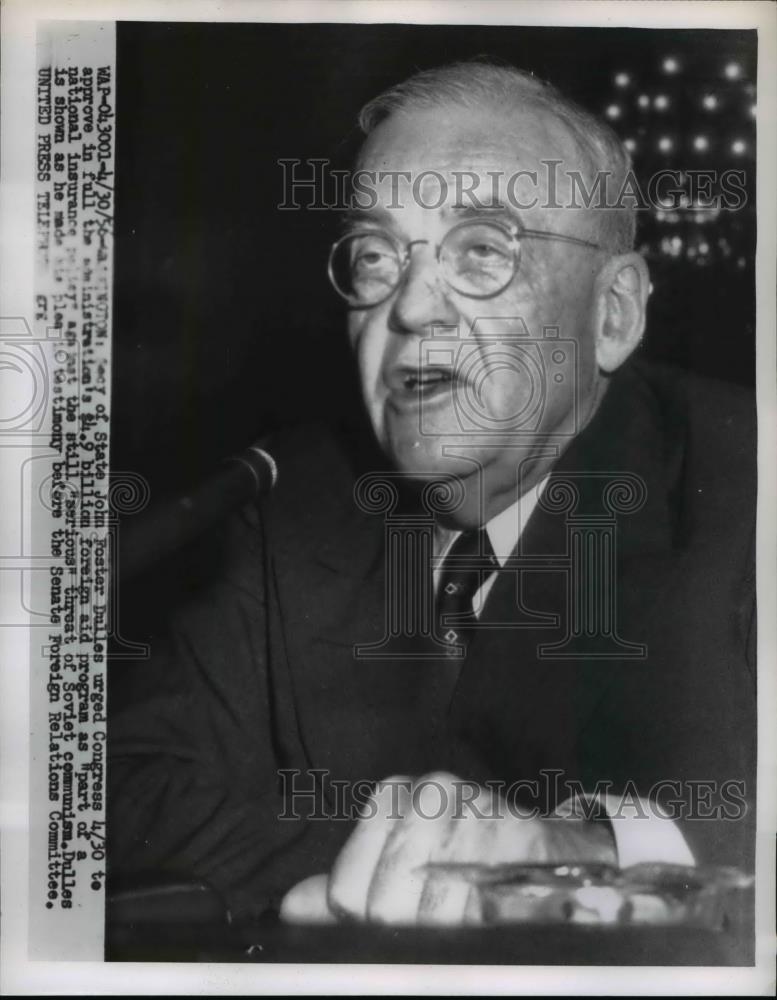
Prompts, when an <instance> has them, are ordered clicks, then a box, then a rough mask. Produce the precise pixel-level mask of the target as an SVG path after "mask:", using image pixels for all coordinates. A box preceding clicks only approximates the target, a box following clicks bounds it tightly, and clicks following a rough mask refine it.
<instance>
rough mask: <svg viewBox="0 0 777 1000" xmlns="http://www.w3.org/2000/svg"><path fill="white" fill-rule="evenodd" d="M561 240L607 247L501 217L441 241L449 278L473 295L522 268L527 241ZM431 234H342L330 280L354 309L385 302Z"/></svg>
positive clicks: (503, 283) (488, 291)
mask: <svg viewBox="0 0 777 1000" xmlns="http://www.w3.org/2000/svg"><path fill="white" fill-rule="evenodd" d="M527 238H529V239H543V240H558V241H560V242H562V243H572V244H574V245H576V246H582V247H590V248H591V249H593V250H601V246H600V245H599V244H598V243H592V242H591V241H590V240H582V239H578V238H577V237H576V236H565V235H563V234H562V233H550V232H547V231H545V230H541V229H519V228H518V226H510V225H505V224H503V223H500V222H478V221H473V222H470V221H467V222H460V223H458V225H455V226H453V227H452V228H451V229H449V230H448V232H447V233H446V234H445V236H444V237H443V239H442V242H441V243H439V244H438V245H437V246H436V247H435V256H436V260H437V264H438V266H439V268H440V271H441V274H442V277H443V278H444V279H445V281H446V283H447V284H448V285H449V286H450V287H451V288H452V289H453V290H454V291H455V292H458V293H459V294H461V295H466V296H467V297H468V298H471V299H490V298H493V296H495V295H499V293H500V292H503V291H504V290H505V288H507V286H508V285H509V284H510V282H511V281H512V280H513V278H514V277H515V275H516V274H517V273H518V267H519V264H520V260H521V241H522V240H524V239H527ZM429 242H430V241H429V240H411V241H410V242H409V243H403V242H402V241H401V240H399V239H397V238H396V237H395V236H392V235H391V233H387V232H385V231H384V230H382V229H360V230H355V231H354V232H351V233H347V234H346V235H345V236H343V237H342V238H341V239H339V240H338V241H337V242H336V243H335V244H334V245H333V246H332V249H331V251H330V253H329V268H328V270H329V280H330V281H331V282H332V284H333V286H334V288H335V291H336V292H337V293H338V294H339V295H341V296H342V297H343V298H344V299H345V301H346V302H347V303H348V305H349V306H350V307H351V308H352V309H371V308H372V307H373V306H377V305H380V303H381V302H385V300H386V299H387V298H388V297H389V296H390V295H391V294H392V293H393V292H394V291H395V289H396V288H398V287H399V284H400V283H401V281H402V277H403V275H404V273H405V271H406V270H407V268H408V266H409V264H410V261H411V250H412V248H413V247H414V246H419V245H420V244H429Z"/></svg>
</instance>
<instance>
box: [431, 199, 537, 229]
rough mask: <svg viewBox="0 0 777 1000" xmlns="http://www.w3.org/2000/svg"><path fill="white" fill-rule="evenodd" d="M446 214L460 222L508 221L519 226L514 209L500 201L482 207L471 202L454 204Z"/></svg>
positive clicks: (519, 221)
mask: <svg viewBox="0 0 777 1000" xmlns="http://www.w3.org/2000/svg"><path fill="white" fill-rule="evenodd" d="M444 211H445V212H446V214H448V215H451V216H453V217H454V218H456V219H457V220H459V221H461V222H465V221H467V220H469V219H494V218H497V219H499V218H502V219H509V220H510V221H511V222H517V223H518V224H519V225H520V224H521V220H520V219H519V218H518V214H517V213H516V211H515V209H514V208H513V207H512V206H510V205H507V204H505V203H504V202H502V201H492V202H489V203H488V204H484V205H480V204H478V205H475V204H473V203H472V202H467V203H465V202H456V204H454V205H451V206H450V207H449V208H447V209H445V210H444Z"/></svg>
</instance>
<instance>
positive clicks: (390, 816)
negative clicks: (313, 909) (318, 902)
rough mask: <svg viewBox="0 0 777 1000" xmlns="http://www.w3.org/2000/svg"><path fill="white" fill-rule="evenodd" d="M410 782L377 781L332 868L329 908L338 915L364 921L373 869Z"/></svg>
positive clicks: (401, 810)
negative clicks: (354, 827)
mask: <svg viewBox="0 0 777 1000" xmlns="http://www.w3.org/2000/svg"><path fill="white" fill-rule="evenodd" d="M412 785H413V781H412V778H410V777H408V776H407V775H396V776H394V777H391V778H387V779H386V780H385V781H381V782H380V783H379V784H378V785H377V787H376V789H375V791H374V792H373V794H372V796H371V798H370V799H369V801H368V802H367V805H366V806H365V809H364V812H363V815H362V818H361V819H360V820H359V822H358V823H357V825H356V829H355V830H354V831H353V833H352V834H351V836H350V837H349V839H348V841H347V842H346V844H345V846H344V847H343V849H342V850H341V851H340V854H339V855H338V857H337V860H336V861H335V863H334V866H333V868H332V873H331V875H330V878H329V890H328V892H329V896H328V898H329V906H330V908H331V909H332V910H333V911H334V913H336V914H338V915H347V916H350V917H353V918H355V919H357V920H365V919H366V918H367V895H368V892H369V888H370V883H371V882H372V878H373V874H374V872H375V867H376V865H377V864H378V861H379V859H380V856H381V854H382V852H383V848H384V846H385V844H386V841H387V840H388V838H389V836H390V834H391V831H392V829H393V828H394V826H396V824H397V823H398V822H399V821H400V820H401V819H402V817H403V816H404V815H405V812H406V811H407V809H408V807H409V803H410V790H411V788H412Z"/></svg>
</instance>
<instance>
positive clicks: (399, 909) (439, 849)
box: [281, 773, 616, 925]
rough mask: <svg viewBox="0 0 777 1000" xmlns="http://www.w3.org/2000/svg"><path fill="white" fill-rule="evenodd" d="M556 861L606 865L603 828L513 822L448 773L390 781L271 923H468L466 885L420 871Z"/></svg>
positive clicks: (482, 792)
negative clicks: (327, 865)
mask: <svg viewBox="0 0 777 1000" xmlns="http://www.w3.org/2000/svg"><path fill="white" fill-rule="evenodd" d="M564 861H604V862H610V863H613V864H614V863H616V854H615V846H614V841H613V840H612V837H611V834H610V833H609V830H608V828H607V826H606V824H601V823H591V822H585V821H583V820H579V819H571V818H570V819H559V818H548V819H540V818H531V819H527V818H522V817H520V816H518V815H514V814H513V813H511V811H510V810H509V809H508V808H507V804H506V803H505V802H504V800H503V799H501V798H500V797H499V796H497V795H496V794H495V793H494V792H492V791H491V790H489V789H487V788H482V787H478V786H476V785H473V784H472V783H471V782H462V781H460V780H459V779H456V778H455V777H453V776H452V775H450V774H444V773H433V774H428V775H425V776H424V777H422V778H419V779H417V780H413V779H412V778H409V777H407V776H404V775H403V776H396V777H392V778H387V779H386V780H385V781H382V782H380V783H379V784H378V786H377V788H376V790H375V792H374V794H373V795H372V797H371V799H370V800H369V802H368V803H367V806H366V808H365V810H364V811H363V814H362V818H361V819H360V820H359V822H358V823H357V825H356V828H355V830H354V831H353V833H352V834H351V836H350V838H349V839H348V841H347V842H346V844H345V846H344V847H343V849H342V851H341V852H340V854H339V856H338V858H337V860H336V861H335V864H334V867H333V869H332V871H331V873H330V875H329V876H328V877H327V876H326V875H316V876H313V878H309V879H306V880H305V881H304V882H300V883H299V884H298V885H296V886H295V887H294V888H293V889H291V890H290V892H288V893H287V894H286V897H285V898H284V900H283V904H282V906H281V918H282V919H283V920H285V921H288V922H290V923H321V922H332V921H334V920H337V919H351V920H357V921H370V922H375V923H384V924H426V925H455V924H462V923H465V924H466V923H471V924H476V923H478V922H479V921H480V909H479V901H478V895H477V891H476V889H474V887H473V886H471V885H470V884H469V883H468V882H466V881H464V880H463V879H460V878H457V877H453V876H451V875H450V874H446V873H445V872H436V871H434V869H426V868H425V866H426V865H428V864H429V863H434V862H437V863H439V862H457V863H479V864H486V865H496V864H506V863H511V862H534V863H543V862H559V863H560V862H564Z"/></svg>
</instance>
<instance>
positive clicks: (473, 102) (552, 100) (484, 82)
mask: <svg viewBox="0 0 777 1000" xmlns="http://www.w3.org/2000/svg"><path fill="white" fill-rule="evenodd" d="M519 102H521V103H522V104H523V105H524V106H525V105H527V104H528V105H529V106H530V107H532V108H535V109H537V110H540V111H544V112H547V113H548V114H551V115H553V117H554V118H555V119H556V120H557V121H558V122H560V123H561V125H562V126H564V128H566V130H567V132H568V133H569V134H570V136H571V137H572V139H573V140H574V142H575V144H576V146H577V148H578V150H579V151H580V153H581V155H582V157H583V159H584V161H585V163H586V166H587V167H588V173H589V174H590V175H592V176H589V178H588V180H589V181H591V182H594V181H595V178H596V177H597V176H598V175H599V174H600V172H601V173H602V174H603V175H604V177H605V179H606V181H607V182H608V183H609V182H612V183H613V184H614V186H615V190H616V191H621V190H622V188H623V185H624V183H625V181H626V179H627V176H628V175H629V174H630V172H631V157H630V156H629V154H628V151H627V150H626V149H625V147H624V145H623V143H622V142H621V140H620V139H619V138H618V136H617V135H616V134H615V132H614V131H613V130H612V129H611V128H610V127H609V126H608V125H607V124H605V123H604V122H603V121H601V120H600V119H599V118H597V117H596V116H595V115H592V114H591V113H590V112H588V111H586V110H585V109H583V108H581V107H579V105H577V104H575V103H574V102H573V101H571V100H569V99H568V98H566V97H565V96H564V95H563V94H561V93H560V91H558V90H557V89H556V88H555V87H553V86H552V85H551V84H549V83H545V82H543V81H542V80H539V79H537V78H536V77H534V76H532V75H531V74H530V73H526V72H524V71H522V70H519V69H516V68H515V67H513V66H498V65H495V64H493V63H489V62H483V61H473V62H458V63H451V64H450V65H448V66H442V67H439V68H437V69H430V70H424V71H422V72H420V73H416V74H415V75H414V76H411V77H410V78H409V79H407V80H405V81H404V82H403V83H400V84H397V85H396V86H394V87H390V88H389V89H388V90H386V91H384V92H383V93H382V94H380V95H378V97H375V98H373V99H372V100H371V101H369V102H368V103H367V104H365V105H364V107H363V108H362V110H361V112H360V113H359V126H360V127H361V129H362V131H363V132H364V133H365V135H369V134H370V132H372V131H373V129H375V128H376V127H377V126H378V125H379V124H380V123H381V122H382V121H384V120H385V119H386V118H388V117H389V116H390V115H393V114H395V113H397V112H401V111H407V110H412V109H413V108H430V107H439V106H440V105H443V104H461V105H463V106H465V107H477V106H482V105H483V104H484V103H485V104H488V105H490V106H491V107H504V108H511V107H514V106H516V105H517V104H518V103H519ZM626 200H627V201H628V199H626ZM597 224H598V229H599V240H600V242H601V244H602V246H603V247H604V248H605V249H606V250H609V251H610V252H611V253H625V252H627V251H629V250H631V249H633V247H634V237H635V232H636V212H635V208H634V206H633V204H622V199H619V201H618V203H617V207H613V208H607V209H604V210H602V211H597Z"/></svg>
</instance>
